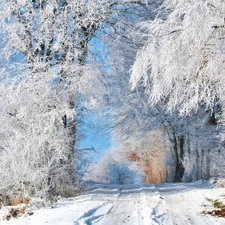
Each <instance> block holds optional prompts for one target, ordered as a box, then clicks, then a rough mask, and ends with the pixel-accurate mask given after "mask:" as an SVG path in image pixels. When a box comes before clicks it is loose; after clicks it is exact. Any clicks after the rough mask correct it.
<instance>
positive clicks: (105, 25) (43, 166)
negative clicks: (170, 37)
mask: <svg viewBox="0 0 225 225" xmlns="http://www.w3.org/2000/svg"><path fill="white" fill-rule="evenodd" d="M153 2H154V4H158V3H157V2H155V1H153ZM146 3H147V2H146V1H141V0H140V1H139V0H138V1H136V0H135V1H133V0H122V1H102V0H99V1H98V0H96V1H95V0H90V1H83V0H82V1H76V0H75V1H70V0H62V1H55V0H50V1H38V0H37V1H36V0H34V1H27V0H21V1H10V2H9V1H2V2H1V9H0V17H1V20H0V32H1V45H0V48H1V58H0V61H1V63H2V67H1V78H0V79H1V90H2V95H1V96H0V97H1V102H0V104H1V106H2V107H1V116H0V117H1V119H0V120H1V124H2V126H1V128H0V129H1V131H0V133H1V140H0V147H1V155H0V157H1V159H2V160H3V161H2V162H3V163H2V165H5V166H4V170H2V171H1V172H2V174H1V176H2V177H5V178H7V179H4V181H2V182H1V187H0V189H1V192H4V191H5V190H6V189H8V188H12V189H13V188H14V189H17V187H18V186H20V185H21V184H24V183H26V184H30V185H29V186H30V187H32V188H31V189H32V190H30V192H32V193H33V192H34V193H36V192H37V191H43V192H45V191H46V192H50V194H63V195H69V194H71V186H72V189H74V187H73V184H74V182H75V180H74V168H75V167H74V159H76V158H77V155H78V153H76V152H75V153H74V145H75V141H76V139H77V138H78V134H77V124H78V120H79V119H80V118H81V115H83V114H84V111H83V108H82V106H83V105H82V104H81V102H83V101H84V100H88V99H93V98H94V97H95V96H96V95H97V93H98V91H100V92H101V90H102V87H103V85H101V82H100V79H99V76H100V75H102V71H101V70H102V69H105V68H104V67H103V66H101V65H100V66H99V65H98V64H99V63H98V60H99V58H98V57H97V50H96V48H94V47H93V45H95V44H96V43H98V41H97V38H96V37H98V36H104V35H105V33H107V34H110V35H105V36H107V37H108V38H110V37H111V39H108V40H110V41H112V40H114V39H113V38H114V37H116V35H117V32H118V31H120V30H121V29H123V28H124V27H125V23H124V20H120V18H121V16H122V15H131V14H130V13H131V12H132V11H131V9H133V10H134V11H133V12H135V13H133V15H137V13H138V12H139V13H140V14H141V11H140V9H141V7H142V8H144V7H146ZM149 3H152V1H149ZM130 17H132V16H130ZM112 34H113V35H112ZM101 50H102V49H101ZM100 68H101V69H100ZM101 78H103V77H101ZM96 87H101V88H96ZM99 89H100V90H99ZM93 90H94V91H95V93H94V94H93ZM6 156H7V157H6ZM28 159H29V160H28ZM21 160H22V162H23V165H24V166H23V168H22V169H19V168H20V165H21ZM9 165H11V166H9ZM9 174H10V176H9ZM10 177H11V180H10ZM12 178H13V179H12ZM33 187H34V188H33ZM26 188H27V186H26ZM33 189H34V190H33ZM23 190H25V189H24V188H23ZM73 191H74V190H72V192H73Z"/></svg>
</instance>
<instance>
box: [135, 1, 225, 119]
mask: <svg viewBox="0 0 225 225" xmlns="http://www.w3.org/2000/svg"><path fill="white" fill-rule="evenodd" d="M224 8H225V3H224V2H223V1H213V0H200V1H186V0H174V1H173V0H166V1H165V2H164V7H162V10H161V11H160V12H159V15H162V16H161V17H163V19H161V18H160V16H159V17H157V18H156V19H155V20H154V21H150V22H148V23H143V24H142V25H143V26H142V29H145V30H147V31H148V34H147V38H148V41H147V42H146V43H145V45H144V46H143V47H142V48H141V49H140V50H139V52H138V53H137V57H136V61H135V63H134V66H133V69H132V76H131V83H132V86H133V87H135V86H136V85H138V84H139V83H140V82H141V84H142V86H144V87H145V92H146V93H147V94H148V96H149V98H148V101H149V103H150V104H154V103H157V102H159V101H161V100H162V99H163V100H164V101H166V105H167V108H168V109H170V110H173V109H175V108H178V109H179V112H180V114H184V115H187V114H188V113H190V112H191V111H192V110H195V111H197V109H198V107H199V106H201V105H204V106H205V108H206V109H207V108H209V109H211V110H212V112H213V108H214V106H215V105H217V104H221V105H223V102H224V76H223V71H224V13H223V11H224ZM199 27H201V29H199ZM144 35H145V34H144Z"/></svg>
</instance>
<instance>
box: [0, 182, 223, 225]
mask: <svg viewBox="0 0 225 225" xmlns="http://www.w3.org/2000/svg"><path fill="white" fill-rule="evenodd" d="M224 193H225V189H224V188H212V187H211V185H210V184H209V183H204V184H201V182H200V181H199V182H195V183H190V184H162V185H152V184H151V185H150V184H149V185H130V186H103V185H101V186H98V187H96V188H95V189H93V190H91V191H89V192H87V193H86V194H85V195H81V196H78V197H75V198H70V199H65V200H64V201H60V202H59V204H58V205H57V206H56V207H54V208H53V209H51V208H40V209H36V210H35V211H34V215H32V216H28V215H24V216H22V217H21V218H19V219H11V220H10V221H1V218H2V213H3V210H1V211H2V212H1V211H0V224H2V225H6V224H7V225H43V224H45V225H46V224H47V225H92V224H96V225H122V224H126V225H215V224H217V225H225V219H224V218H217V217H212V216H209V215H202V214H201V212H202V211H203V210H205V207H206V206H205V207H204V205H207V204H208V206H207V207H208V209H210V208H209V203H208V202H207V201H206V198H212V199H217V198H220V199H221V196H222V195H224Z"/></svg>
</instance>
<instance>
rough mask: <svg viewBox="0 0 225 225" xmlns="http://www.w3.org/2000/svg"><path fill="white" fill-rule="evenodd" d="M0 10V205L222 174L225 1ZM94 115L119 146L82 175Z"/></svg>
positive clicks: (26, 3)
mask: <svg viewBox="0 0 225 225" xmlns="http://www.w3.org/2000/svg"><path fill="white" fill-rule="evenodd" d="M0 5H1V8H0V18H1V19H0V32H1V35H0V40H1V45H0V48H1V54H0V62H1V67H0V79H1V82H0V89H1V92H0V124H1V126H0V161H1V170H0V178H1V179H0V202H3V203H4V204H15V202H17V203H18V202H23V201H29V199H30V198H31V197H32V196H39V197H43V198H51V199H52V198H54V197H55V196H58V195H62V196H72V195H75V194H77V193H79V191H80V189H81V181H82V176H83V175H84V171H86V173H88V171H91V172H92V175H90V172H89V175H85V176H87V177H88V179H93V180H95V181H104V182H110V183H119V184H124V183H132V182H136V181H137V179H139V182H153V183H160V182H165V181H167V182H181V181H183V182H188V181H193V180H197V179H208V178H209V177H210V176H223V175H224V169H225V168H224V162H223V157H224V155H225V154H224V149H223V148H224V138H225V135H224V127H223V125H224V104H225V103H224V101H225V94H224V93H225V90H224V89H225V82H224V81H223V80H224V76H223V73H224V71H225V47H224V46H225V45H224V42H225V18H224V13H223V12H224V10H225V3H224V2H223V1H221V0H199V1H194V0H165V1H163V0H48V1H47V0H43V1H39V0H17V1H16V0H12V1H6V0H3V1H1V3H0ZM90 112H92V113H93V114H94V115H96V123H100V122H99V121H101V124H102V128H101V132H106V133H108V134H110V136H111V137H112V142H113V143H116V145H115V146H113V147H112V150H110V153H106V156H104V157H103V158H102V160H100V161H99V163H97V164H92V165H90V166H89V168H87V170H86V169H81V168H82V165H83V166H84V165H85V164H86V160H85V154H86V152H87V151H88V149H83V150H82V149H81V150H77V149H76V148H75V146H76V144H77V142H78V141H79V140H80V139H81V138H83V136H84V135H85V133H82V132H81V131H82V129H79V128H80V127H81V126H82V122H83V121H84V120H86V119H87V117H88V116H89V115H90ZM103 118H104V119H103ZM102 121H103V122H102ZM107 154H108V155H107ZM91 168H92V169H91ZM93 168H94V169H93ZM103 170H104V172H103ZM99 175H101V177H99Z"/></svg>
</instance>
